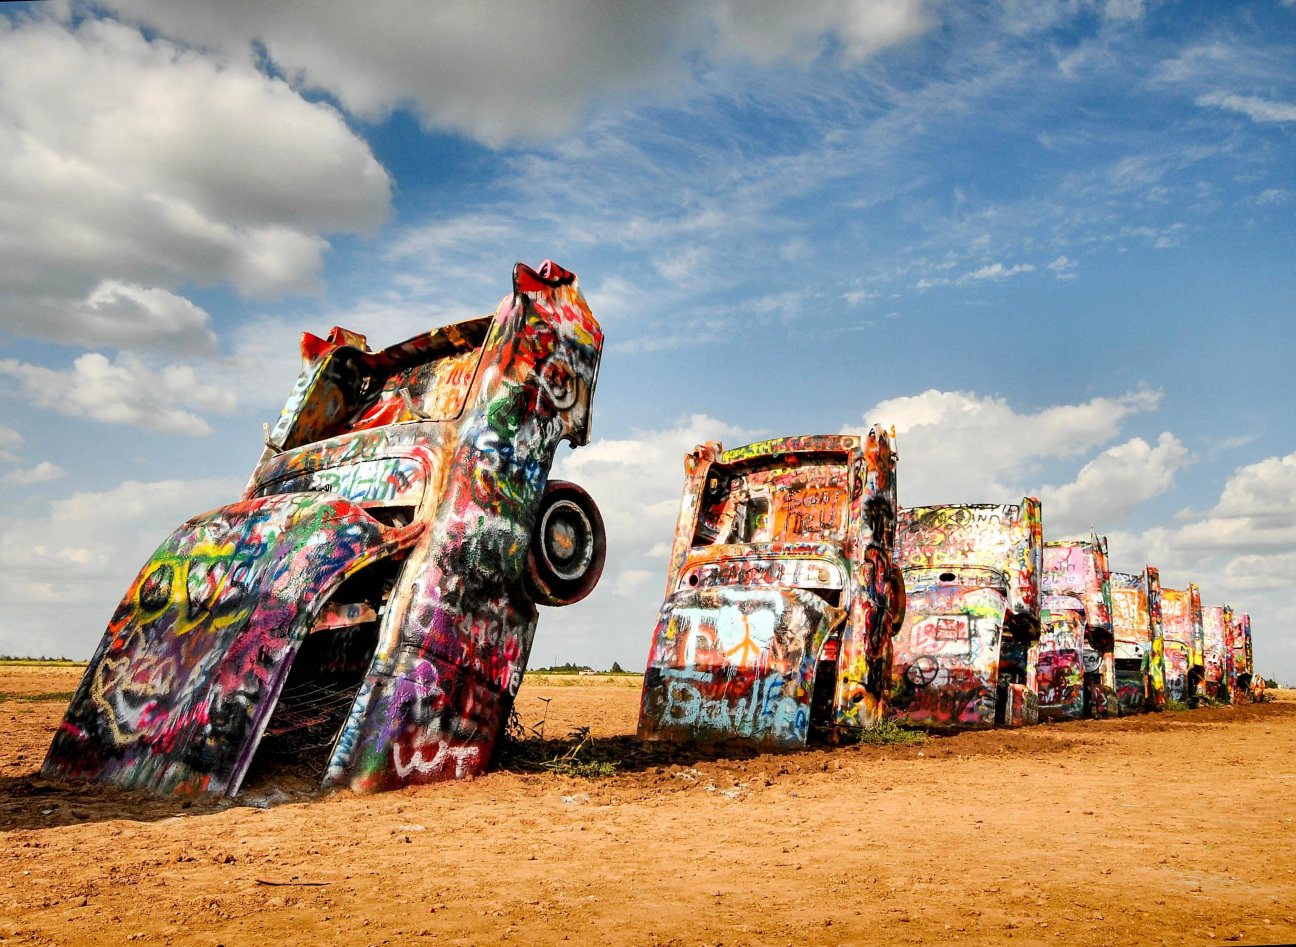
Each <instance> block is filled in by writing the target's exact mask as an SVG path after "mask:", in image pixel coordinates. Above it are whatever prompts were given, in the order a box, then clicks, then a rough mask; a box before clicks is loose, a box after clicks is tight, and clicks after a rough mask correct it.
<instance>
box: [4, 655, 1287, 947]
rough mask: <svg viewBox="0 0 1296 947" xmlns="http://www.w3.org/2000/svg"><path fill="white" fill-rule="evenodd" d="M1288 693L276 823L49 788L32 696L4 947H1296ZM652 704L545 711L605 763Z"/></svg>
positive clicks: (295, 815) (481, 788) (631, 693)
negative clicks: (1008, 944)
mask: <svg viewBox="0 0 1296 947" xmlns="http://www.w3.org/2000/svg"><path fill="white" fill-rule="evenodd" d="M41 670H42V671H44V669H41ZM23 673H25V672H22V673H20V672H16V671H15V670H14V669H13V668H0V692H4V693H7V694H10V695H12V694H14V693H36V694H40V693H53V692H59V691H66V690H71V689H72V687H74V686H75V681H76V677H77V672H76V671H75V670H73V671H71V672H68V671H61V672H60V673H62V674H63V675H64V677H70V681H66V682H65V681H64V680H63V678H58V677H57V675H52V674H51V675H49V677H48V679H46V678H43V677H42V678H40V679H39V680H38V679H37V678H36V677H32V678H31V679H29V680H28V681H27V683H26V684H22V677H23ZM20 685H21V686H20ZM24 688H25V689H24ZM1279 697H1280V699H1279V700H1277V701H1275V702H1273V703H1269V704H1264V705H1260V706H1257V707H1243V708H1235V709H1220V710H1200V711H1194V712H1190V713H1182V714H1166V715H1162V716H1157V717H1151V716H1149V717H1137V718H1132V719H1125V720H1113V721H1100V722H1084V723H1072V724H1061V725H1045V726H1040V727H1035V728H1030V729H1027V730H1022V731H1017V732H1004V731H999V732H991V733H978V734H962V735H959V736H955V737H947V738H940V739H933V740H930V741H929V742H927V743H926V744H925V745H924V746H921V747H917V748H903V749H902V748H896V747H889V748H875V747H851V748H830V749H812V750H810V751H807V752H803V753H798V754H785V755H762V756H747V757H743V756H742V755H740V754H730V755H728V756H725V755H724V754H723V753H720V754H716V753H709V754H692V755H690V754H689V753H688V751H683V752H677V753H676V754H675V756H674V759H673V762H672V761H671V760H670V759H669V758H668V756H669V754H668V755H667V756H663V755H662V754H661V753H658V754H657V755H656V756H653V755H651V754H648V755H644V756H639V757H635V758H634V759H632V760H631V761H630V762H629V763H627V764H623V766H622V768H621V771H620V772H619V773H618V774H617V775H615V776H612V777H610V778H604V779H580V778H572V777H564V776H556V775H552V774H549V773H541V774H531V773H525V772H512V771H505V772H496V773H493V774H491V775H489V776H487V777H484V778H481V779H478V780H474V781H471V782H466V783H460V784H454V785H446V786H438V787H427V788H422V789H417V790H406V791H401V792H396V793H389V794H386V795H380V796H369V797H361V796H355V795H352V794H350V793H337V794H334V795H332V796H328V797H323V798H306V797H300V798H297V799H296V800H294V801H290V802H286V803H284V804H281V805H273V806H269V807H266V799H265V793H266V792H268V791H269V790H268V789H267V787H265V786H262V787H258V788H257V789H256V790H255V791H254V792H252V793H250V795H251V796H252V797H253V801H255V802H257V803H258V805H256V806H253V805H246V804H240V805H233V806H211V805H204V804H201V803H198V804H194V805H192V806H184V805H182V804H179V803H173V802H168V801H166V800H155V799H147V798H142V797H139V796H136V795H133V794H125V793H113V792H106V791H96V790H93V789H86V788H83V787H66V786H60V785H55V784H50V783H47V782H45V781H43V780H41V779H40V778H39V777H38V776H37V773H36V770H37V769H38V768H39V765H40V761H41V759H42V757H43V755H44V751H45V747H46V746H47V744H48V741H49V738H50V735H51V733H52V731H53V728H54V727H55V726H56V725H57V723H58V720H59V719H60V717H61V714H62V709H63V707H62V704H61V703H60V702H58V701H57V700H48V699H47V700H14V699H9V700H7V701H5V702H3V703H0V728H3V737H4V739H3V740H0V833H2V835H0V837H3V839H4V846H3V848H2V849H0V858H3V859H4V865H3V869H2V870H0V943H3V944H11V943H12V944H51V943H69V944H70V943H92V944H118V943H121V942H123V941H135V940H137V941H139V942H142V943H148V944H154V943H167V944H182V943H184V944H189V943H193V944H206V945H216V944H223V945H227V947H234V945H243V944H248V945H251V944H266V943H283V944H310V945H320V944H398V943H406V942H413V943H433V942H438V943H450V944H488V943H491V944H493V943H500V942H505V941H508V942H513V943H521V944H559V943H563V942H567V943H600V944H601V943H607V944H618V945H620V944H657V945H665V944H670V943H678V944H723V945H737V944H777V945H779V947H782V945H784V944H798V945H799V944H803V943H810V942H814V943H818V944H826V945H832V944H855V943H870V944H874V943H923V942H926V943H945V942H951V941H959V942H966V943H1001V942H1004V941H1009V940H1011V941H1012V942H1015V943H1027V944H1030V943H1037V944H1042V943H1048V944H1071V943H1077V942H1079V943H1086V944H1089V943H1093V944H1105V943H1112V944H1115V943H1131V942H1138V943H1140V944H1146V943H1152V944H1159V943H1167V944H1180V943H1209V942H1219V941H1231V942H1238V943H1250V944H1255V943H1276V942H1284V941H1296V856H1293V854H1292V851H1293V849H1292V842H1293V840H1294V834H1293V831H1294V829H1296V822H1294V821H1293V819H1296V805H1293V802H1292V788H1293V781H1296V695H1293V694H1291V693H1290V692H1288V693H1281V694H1280V695H1279ZM541 698H546V699H548V701H549V703H548V704H547V705H546V704H545V703H544V701H543V700H542V699H541ZM637 703H638V682H637V681H635V680H633V679H613V680H612V681H611V682H610V683H609V682H607V680H606V679H604V678H595V679H589V678H586V679H580V680H577V681H571V680H570V679H569V680H567V681H563V680H558V679H548V680H544V681H541V680H528V682H527V683H526V684H525V685H524V687H523V693H522V694H521V695H520V697H519V708H520V710H521V712H522V715H523V717H524V722H525V723H526V724H527V725H529V726H537V725H538V723H539V718H540V716H541V714H542V713H544V712H547V720H546V723H545V730H546V734H547V735H548V736H561V735H562V732H561V731H562V730H563V729H564V728H571V727H575V726H579V725H587V726H590V727H591V729H592V733H593V735H594V737H595V743H596V744H598V745H599V746H600V747H602V749H603V750H604V751H606V750H608V748H613V749H615V748H618V747H626V748H629V747H632V746H633V745H634V744H633V741H632V740H631V738H630V737H629V736H628V734H629V733H631V732H632V730H633V726H634V721H635V714H636V712H637ZM266 881H271V882H279V883H280V884H274V885H268V884H264V883H263V882H266ZM284 883H287V884H284Z"/></svg>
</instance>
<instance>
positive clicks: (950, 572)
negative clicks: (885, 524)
mask: <svg viewBox="0 0 1296 947" xmlns="http://www.w3.org/2000/svg"><path fill="white" fill-rule="evenodd" d="M896 533H897V536H896V559H897V562H898V564H899V566H900V568H901V570H902V574H903V577H904V585H905V592H906V605H905V618H904V624H903V627H902V628H901V630H900V633H899V635H898V636H897V637H896V643H895V667H894V672H893V673H894V677H893V684H892V687H893V690H892V706H893V708H894V710H893V712H894V714H895V715H896V716H898V717H904V718H906V719H908V720H911V721H913V722H915V723H922V724H925V725H928V726H933V727H941V728H964V727H967V728H976V727H991V726H994V725H996V724H999V725H1006V726H1020V725H1022V724H1030V723H1035V722H1036V721H1037V720H1038V716H1039V711H1038V697H1037V693H1036V680H1035V672H1036V662H1037V658H1038V643H1039V634H1040V566H1041V564H1042V563H1041V549H1042V543H1041V527H1040V505H1039V500H1037V499H1035V498H1034V497H1025V498H1023V499H1022V501H1021V503H1020V504H1007V503H1005V504H1002V505H966V506H927V507H915V508H912V509H904V510H901V511H900V516H899V521H898V525H897V530H896Z"/></svg>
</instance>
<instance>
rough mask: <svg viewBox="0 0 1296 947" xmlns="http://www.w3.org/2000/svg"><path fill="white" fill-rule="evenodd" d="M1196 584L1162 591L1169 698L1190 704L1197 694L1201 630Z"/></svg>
mask: <svg viewBox="0 0 1296 947" xmlns="http://www.w3.org/2000/svg"><path fill="white" fill-rule="evenodd" d="M1196 594H1197V589H1196V586H1189V587H1188V588H1186V589H1162V590H1161V627H1162V634H1163V638H1164V649H1165V650H1164V654H1165V686H1166V698H1167V699H1168V700H1173V701H1175V702H1177V703H1187V702H1188V701H1189V700H1190V699H1192V698H1194V697H1195V696H1196V683H1195V681H1196V679H1195V676H1194V675H1193V673H1192V672H1193V668H1194V666H1195V665H1196V654H1197V631H1196V626H1195V625H1194V623H1193V614H1194V611H1197V612H1200V605H1199V606H1198V607H1197V609H1194V608H1193V600H1194V597H1195V596H1196Z"/></svg>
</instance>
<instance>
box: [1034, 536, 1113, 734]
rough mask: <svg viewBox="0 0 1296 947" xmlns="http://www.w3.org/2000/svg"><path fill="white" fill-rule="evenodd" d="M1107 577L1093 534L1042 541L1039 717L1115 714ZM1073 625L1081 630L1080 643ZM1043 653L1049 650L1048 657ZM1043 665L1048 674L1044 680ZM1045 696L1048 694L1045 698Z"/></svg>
mask: <svg viewBox="0 0 1296 947" xmlns="http://www.w3.org/2000/svg"><path fill="white" fill-rule="evenodd" d="M1108 576H1109V572H1108V568H1107V544H1106V541H1105V540H1100V539H1099V538H1098V537H1097V535H1093V536H1091V538H1090V540H1089V541H1088V542H1085V541H1064V542H1048V543H1045V544H1044V576H1043V580H1042V583H1041V584H1042V586H1043V590H1044V595H1045V602H1046V604H1045V607H1046V609H1047V611H1048V613H1049V614H1048V616H1047V620H1046V621H1045V622H1044V629H1043V632H1042V634H1041V636H1040V654H1041V660H1040V676H1041V683H1040V697H1041V699H1040V715H1041V716H1043V717H1048V718H1050V719H1053V720H1074V719H1076V718H1078V717H1082V716H1105V715H1108V714H1115V713H1116V708H1117V695H1116V666H1115V653H1114V652H1115V640H1114V637H1113V634H1112V610H1113V609H1112V600H1111V585H1110V582H1109V578H1108ZM1054 616H1058V617H1054ZM1076 626H1078V627H1079V628H1080V629H1082V631H1083V637H1082V639H1081V640H1080V641H1079V642H1077V640H1076V636H1075V628H1076ZM1045 654H1051V655H1052V657H1051V658H1050V659H1049V660H1048V661H1047V662H1045V661H1044V659H1043V655H1045ZM1046 667H1047V674H1048V677H1047V679H1044V674H1045V668H1046ZM1077 675H1079V680H1078V681H1077ZM1077 686H1078V687H1079V690H1080V693H1079V697H1078V699H1077V695H1076V687H1077ZM1045 695H1048V698H1049V699H1047V700H1045V699H1044V697H1045Z"/></svg>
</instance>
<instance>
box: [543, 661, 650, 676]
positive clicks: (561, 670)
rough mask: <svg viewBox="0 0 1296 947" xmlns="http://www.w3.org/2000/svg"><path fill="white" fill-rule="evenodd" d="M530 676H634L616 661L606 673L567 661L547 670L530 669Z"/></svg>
mask: <svg viewBox="0 0 1296 947" xmlns="http://www.w3.org/2000/svg"><path fill="white" fill-rule="evenodd" d="M530 670H531V673H532V674H582V673H583V674H634V673H636V672H634V671H627V670H625V668H623V667H621V665H620V664H618V663H617V662H616V661H613V662H612V667H610V668H609V669H608V670H606V671H599V670H596V669H595V668H592V667H590V666H589V665H588V664H572V663H571V662H570V661H568V662H567V663H566V664H555V665H554V666H553V667H549V668H531V669H530Z"/></svg>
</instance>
